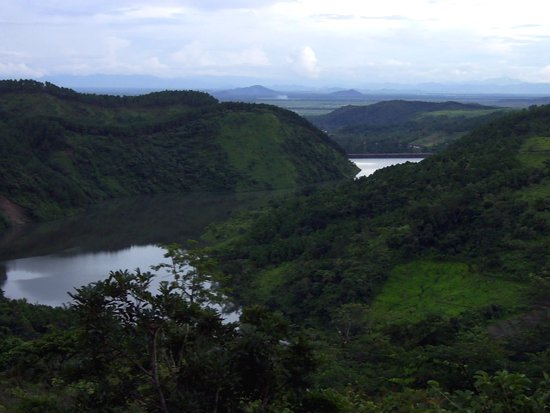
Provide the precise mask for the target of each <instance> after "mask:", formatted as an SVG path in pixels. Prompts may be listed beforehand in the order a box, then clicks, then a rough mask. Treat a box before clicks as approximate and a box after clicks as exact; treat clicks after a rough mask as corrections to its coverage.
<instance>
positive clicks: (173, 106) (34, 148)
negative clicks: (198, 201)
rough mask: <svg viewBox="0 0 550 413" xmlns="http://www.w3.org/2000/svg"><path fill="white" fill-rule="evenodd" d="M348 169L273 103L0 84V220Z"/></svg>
mask: <svg viewBox="0 0 550 413" xmlns="http://www.w3.org/2000/svg"><path fill="white" fill-rule="evenodd" d="M355 171H356V169H355V166H354V165H352V164H351V163H350V162H349V161H348V160H347V159H346V158H345V156H344V155H343V153H342V151H341V149H339V147H338V146H336V145H335V144H334V143H332V141H330V140H329V139H328V138H327V137H326V136H325V135H324V134H323V133H321V132H320V131H319V130H317V129H316V128H315V127H313V126H312V125H311V124H310V123H309V122H308V121H305V120H304V119H303V118H301V117H299V116H297V115H295V114H294V113H292V112H289V111H286V110H283V109H280V108H276V107H272V106H267V105H251V104H231V103H223V104H220V103H218V101H217V100H216V99H214V98H213V97H211V96H210V95H208V94H206V93H201V92H193V91H165V92H158V93H151V94H148V95H143V96H135V97H120V96H102V95H89V94H80V93H77V92H75V91H73V90H70V89H65V88H60V87H57V86H55V85H53V84H51V83H45V84H43V83H39V82H35V81H30V80H24V81H0V206H2V209H1V211H2V212H3V215H4V221H6V220H10V219H11V220H12V221H16V220H24V219H37V218H38V219H48V218H52V217H56V216H59V215H60V214H62V213H63V212H66V211H67V210H69V209H72V208H79V207H82V206H83V205H87V204H89V203H93V202H96V201H98V200H102V199H108V198H113V197H123V196H128V195H134V194H143V193H160V192H178V191H248V190H262V189H270V188H292V187H297V186H299V185H303V184H311V183H315V182H320V181H327V180H335V179H342V178H344V177H351V176H353V175H354V174H355ZM1 215H2V214H0V216H1ZM0 225H2V224H1V222H0Z"/></svg>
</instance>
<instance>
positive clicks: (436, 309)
mask: <svg viewBox="0 0 550 413" xmlns="http://www.w3.org/2000/svg"><path fill="white" fill-rule="evenodd" d="M524 290H525V287H524V285H522V284H520V283H516V282H513V281H507V280H502V279H495V278H489V277H484V276H481V275H479V274H478V273H476V272H475V270H472V269H470V268H468V265H467V264H464V263H453V262H432V261H415V262H411V263H409V264H404V265H399V266H397V267H395V268H394V270H393V271H392V273H391V275H390V278H389V280H388V281H387V283H386V284H385V286H384V288H383V290H382V292H381V293H380V294H379V295H378V296H377V297H376V299H375V300H374V303H373V306H372V314H373V316H374V319H376V320H378V321H379V322H390V323H392V324H400V323H414V322H418V321H421V320H424V319H426V318H427V317H428V316H430V315H439V316H445V317H453V316H457V315H459V314H460V313H463V312H466V311H469V310H475V309H479V308H482V307H485V306H489V305H491V304H495V305H500V306H506V307H509V308H513V307H515V306H517V305H518V304H521V302H522V294H523V292H524Z"/></svg>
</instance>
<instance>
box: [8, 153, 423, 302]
mask: <svg viewBox="0 0 550 413" xmlns="http://www.w3.org/2000/svg"><path fill="white" fill-rule="evenodd" d="M420 160H421V159H418V158H413V159H409V158H377V159H352V161H353V162H355V163H356V164H357V165H358V166H359V168H361V172H360V173H359V174H358V175H357V176H358V177H361V176H367V175H370V174H372V173H373V172H374V171H376V170H377V169H380V168H384V167H387V166H390V165H394V164H398V163H404V162H407V161H411V162H418V161H420ZM281 195H284V191H280V192H277V191H274V192H269V193H265V192H258V193H247V194H209V193H199V194H191V195H156V196H147V197H137V198H132V199H124V200H116V201H110V202H108V203H105V204H103V205H100V206H98V207H95V208H94V209H92V210H90V211H88V212H87V213H86V214H83V215H80V216H76V217H72V218H69V219H65V220H60V221H55V222H48V223H45V224H40V225H38V224H37V225H26V226H23V227H17V228H15V229H14V230H13V231H11V232H9V233H8V234H6V235H5V236H4V237H3V238H0V283H1V284H0V286H1V288H2V290H3V291H4V295H5V296H6V297H8V298H25V299H27V300H28V301H29V302H31V303H39V304H47V305H52V306H57V305H62V304H64V303H67V302H68V301H69V300H70V297H69V296H68V294H67V293H68V292H74V289H75V288H77V287H80V286H82V285H86V284H88V283H90V282H93V281H97V280H100V279H104V278H106V277H107V276H108V274H109V272H110V271H116V270H120V269H128V270H130V271H132V270H135V269H136V268H140V269H141V270H142V271H147V270H149V269H150V266H151V265H156V264H159V263H161V262H163V260H164V250H163V249H162V248H161V247H159V246H158V245H159V244H167V243H173V242H180V243H185V242H186V241H187V240H189V239H196V238H198V237H199V236H200V234H201V233H202V231H204V229H205V228H206V226H207V225H209V224H210V223H215V222H220V221H222V220H224V219H226V218H228V217H229V216H230V215H231V214H232V213H233V212H235V211H238V210H239V209H241V208H251V207H254V206H261V205H262V204H265V203H266V202H268V201H269V199H272V198H273V197H277V196H281Z"/></svg>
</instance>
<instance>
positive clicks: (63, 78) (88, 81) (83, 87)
mask: <svg viewBox="0 0 550 413" xmlns="http://www.w3.org/2000/svg"><path fill="white" fill-rule="evenodd" d="M36 80H40V81H48V82H52V83H55V84H57V85H60V86H64V87H70V88H73V89H76V90H78V91H84V92H89V91H94V90H98V91H100V92H101V93H105V92H112V91H114V92H119V93H120V94H139V93H143V91H145V92H149V91H158V90H166V89H191V90H202V91H208V92H209V93H211V94H214V95H216V96H219V97H218V98H219V99H221V100H226V99H228V100H229V99H231V100H234V99H245V98H246V99H248V100H250V99H277V98H284V97H285V96H286V97H288V98H289V99H290V98H308V97H311V98H319V96H326V97H328V98H331V99H338V98H341V99H347V100H349V99H357V100H360V99H363V98H364V96H365V95H371V94H381V95H384V94H387V95H396V94H402V95H405V94H419V95H423V94H458V95H468V94H497V95H529V96H545V95H547V96H550V83H528V82H522V81H519V80H516V79H508V78H496V79H488V80H484V81H479V82H467V83H421V84H402V83H372V84H369V83H366V82H365V83H362V84H357V85H356V86H354V88H353V89H348V88H345V87H341V88H334V87H332V88H330V87H328V86H327V87H325V88H313V87H310V88H307V87H305V86H296V85H294V86H281V85H279V86H271V87H269V84H267V86H260V84H264V85H265V84H266V83H267V82H266V81H265V79H263V80H261V79H255V78H252V77H221V76H220V77H216V76H203V77H187V78H160V77H155V76H145V75H89V76H68V75H58V76H46V77H43V78H39V79H36ZM243 85H255V86H250V87H242V86H243Z"/></svg>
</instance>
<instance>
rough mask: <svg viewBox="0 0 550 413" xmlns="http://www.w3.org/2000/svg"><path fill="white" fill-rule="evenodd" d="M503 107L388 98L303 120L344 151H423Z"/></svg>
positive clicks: (493, 115) (440, 144)
mask: <svg viewBox="0 0 550 413" xmlns="http://www.w3.org/2000/svg"><path fill="white" fill-rule="evenodd" d="M504 111H505V109H502V108H496V107H491V106H482V105H479V104H475V103H458V102H451V101H449V102H422V101H406V100H389V101H383V102H378V103H375V104H372V105H368V106H354V105H348V106H344V107H342V108H339V109H336V110H334V111H333V112H330V113H328V114H326V115H321V116H311V117H309V119H310V120H311V122H313V123H314V124H315V125H317V126H318V127H319V128H321V129H324V130H326V131H328V132H329V133H330V134H331V137H332V138H333V139H334V140H335V141H336V142H338V143H339V144H340V145H341V146H342V147H343V148H344V149H345V150H346V151H347V152H348V153H369V152H373V153H376V152H426V151H433V150H440V149H442V148H444V147H445V146H446V145H448V143H449V142H451V141H452V140H455V139H457V138H458V137H460V136H463V135H464V134H466V133H467V132H469V131H470V130H472V129H474V128H475V127H477V126H479V125H481V124H482V123H484V122H487V121H489V120H491V119H494V118H496V117H498V116H500V114H502V112H504Z"/></svg>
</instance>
